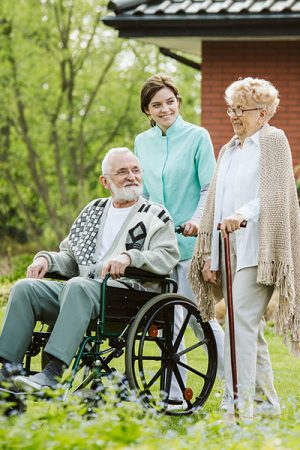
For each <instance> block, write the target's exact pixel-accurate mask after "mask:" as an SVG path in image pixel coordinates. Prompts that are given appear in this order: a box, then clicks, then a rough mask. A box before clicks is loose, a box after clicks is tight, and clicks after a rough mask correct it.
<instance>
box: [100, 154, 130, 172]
mask: <svg viewBox="0 0 300 450" xmlns="http://www.w3.org/2000/svg"><path fill="white" fill-rule="evenodd" d="M122 153H130V154H131V155H133V153H132V152H131V151H130V150H129V148H127V147H116V148H111V149H110V150H108V152H107V153H106V155H105V156H104V158H103V160H102V175H105V174H106V173H109V170H110V159H111V158H112V157H113V156H115V155H120V154H122ZM133 156H135V155H133Z"/></svg>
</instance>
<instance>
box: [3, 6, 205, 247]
mask: <svg viewBox="0 0 300 450" xmlns="http://www.w3.org/2000/svg"><path fill="white" fill-rule="evenodd" d="M106 5H107V1H106V0H100V1H99V0H89V1H85V0H77V1H75V0H55V1H54V0H53V1H52V0H40V1H38V0H26V1H25V0H21V1H20V0H2V1H1V3H0V17H1V21H0V44H1V45H0V59H1V65H0V103H1V105H2V108H1V111H0V161H1V171H0V176H1V178H2V180H4V183H2V184H1V187H0V203H1V209H0V224H1V226H0V232H1V235H2V236H10V237H12V238H14V239H15V240H17V241H18V242H25V241H28V240H30V239H32V238H34V239H35V241H38V242H39V243H40V244H41V243H45V242H46V243H47V244H48V243H50V244H53V243H54V242H57V240H60V239H62V238H63V237H64V236H65V235H66V233H67V232H68V230H69V226H70V224H71V222H72V221H73V219H74V218H75V216H76V215H77V213H78V212H79V210H80V209H81V208H82V207H83V205H85V204H86V203H87V202H88V201H90V200H91V199H92V198H95V197H99V196H105V195H106V193H105V192H104V190H103V188H102V187H101V186H99V183H98V182H97V180H98V176H99V174H100V165H101V161H102V158H103V155H104V153H105V152H106V151H107V150H108V149H109V148H110V147H113V146H128V147H130V148H132V146H133V140H134V137H135V135H136V134H137V133H139V132H141V131H143V130H144V129H145V128H147V127H148V122H147V119H146V118H145V116H144V115H143V114H142V113H141V112H140V110H139V90H140V86H141V84H142V82H143V81H144V79H145V78H146V77H148V76H150V75H151V74H153V73H155V72H157V71H163V72H168V73H170V74H171V75H173V76H174V78H175V80H176V81H177V82H178V84H179V87H180V88H181V90H182V96H183V98H184V106H183V112H184V114H185V116H186V117H187V119H189V120H192V121H196V122H197V121H198V115H197V113H196V110H195V106H196V105H197V104H198V103H199V100H198V97H199V93H198V90H199V80H198V79H197V76H198V74H197V72H196V71H194V70H193V69H189V68H185V67H184V66H180V67H179V66H178V65H177V63H175V62H174V61H172V60H170V59H167V58H165V57H163V56H161V55H160V54H159V53H158V50H157V49H155V48H154V47H152V46H145V45H143V44H141V43H137V42H135V41H128V40H121V39H118V38H117V36H116V33H115V32H114V31H113V30H112V29H110V28H107V27H105V26H104V25H103V24H102V22H101V18H102V17H103V16H104V15H106V14H107V8H106Z"/></svg>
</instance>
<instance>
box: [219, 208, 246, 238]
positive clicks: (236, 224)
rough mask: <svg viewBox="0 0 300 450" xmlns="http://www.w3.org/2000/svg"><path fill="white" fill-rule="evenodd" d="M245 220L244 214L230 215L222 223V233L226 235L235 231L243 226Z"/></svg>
mask: <svg viewBox="0 0 300 450" xmlns="http://www.w3.org/2000/svg"><path fill="white" fill-rule="evenodd" d="M244 220H245V217H244V216H242V214H232V215H231V216H229V217H226V218H225V219H223V221H222V223H221V228H220V230H221V233H222V236H223V237H226V236H227V235H228V233H233V232H234V231H236V230H239V229H240V228H241V223H242V222H243V221H244Z"/></svg>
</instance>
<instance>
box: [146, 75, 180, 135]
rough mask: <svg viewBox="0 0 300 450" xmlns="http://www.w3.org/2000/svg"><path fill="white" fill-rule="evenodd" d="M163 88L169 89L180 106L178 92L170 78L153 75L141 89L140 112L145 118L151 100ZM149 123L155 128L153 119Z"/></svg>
mask: <svg viewBox="0 0 300 450" xmlns="http://www.w3.org/2000/svg"><path fill="white" fill-rule="evenodd" d="M163 88H168V89H170V90H171V91H172V92H173V94H174V95H175V97H176V98H177V100H178V102H179V105H181V102H182V100H181V97H180V95H179V91H178V89H177V87H176V85H175V83H174V81H173V80H172V78H171V77H169V76H168V75H164V74H160V73H157V74H156V75H153V76H152V77H150V78H148V79H147V80H146V81H145V82H144V84H143V86H142V89H141V110H142V112H143V113H144V114H146V115H147V116H149V114H147V113H146V108H148V105H149V103H150V102H151V99H152V98H153V97H154V95H155V94H156V93H157V92H158V91H160V89H163ZM150 123H151V126H155V121H154V120H153V119H151V122H150Z"/></svg>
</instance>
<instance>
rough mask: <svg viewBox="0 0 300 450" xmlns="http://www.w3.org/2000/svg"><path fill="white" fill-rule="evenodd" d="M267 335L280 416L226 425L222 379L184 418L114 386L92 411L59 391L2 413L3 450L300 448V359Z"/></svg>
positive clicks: (0, 439)
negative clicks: (123, 396) (124, 395)
mask: <svg viewBox="0 0 300 450" xmlns="http://www.w3.org/2000/svg"><path fill="white" fill-rule="evenodd" d="M3 310H4V309H3ZM3 310H2V314H3ZM266 334H267V338H268V342H269V346H270V352H271V357H272V363H273V368H274V376H275V386H276V389H277V392H278V395H279V397H280V400H281V405H282V416H281V418H280V419H276V420H275V419H264V418H258V419H256V420H255V421H254V423H253V424H251V425H247V426H246V425H242V426H238V425H234V426H232V425H231V426H230V425H228V424H226V423H224V420H223V416H222V414H221V413H220V411H219V404H220V400H221V392H222V386H221V384H220V383H218V382H217V383H216V384H215V386H214V389H213V392H212V393H211V395H210V397H209V399H208V401H207V403H206V404H205V405H204V407H203V409H202V410H200V411H199V412H197V413H196V414H194V415H193V416H189V417H180V418H174V417H169V416H165V415H158V414H156V413H153V412H151V411H149V410H145V409H144V408H143V406H142V405H141V404H140V403H139V402H138V401H136V402H134V401H132V402H120V401H119V400H118V398H117V396H116V393H115V391H114V388H113V387H112V388H111V391H110V392H109V393H108V394H107V396H106V403H104V404H102V405H101V406H100V407H99V408H94V409H92V410H90V409H89V408H88V407H87V406H86V405H82V404H81V403H80V402H79V400H78V398H75V397H70V398H69V400H68V401H67V402H65V403H64V402H62V400H61V398H60V396H59V395H57V396H53V398H52V399H50V400H49V399H48V400H45V399H33V398H29V399H28V400H27V411H26V412H25V413H24V414H23V415H20V416H14V417H10V418H7V417H6V416H4V415H1V416H0V448H1V449H9V450H11V449H74V450H75V449H82V450H83V449H138V450H156V449H159V450H165V449H166V450H167V449H168V450H173V449H174V450H177V449H194V448H199V449H200V448H201V449H202V448H203V449H218V450H219V449H246V448H247V449H267V450H271V449H280V450H282V449H299V447H300V411H299V403H300V402H299V400H300V377H299V373H300V360H298V359H295V358H294V357H292V356H291V355H290V354H289V353H288V350H287V349H286V348H285V347H284V345H283V344H282V342H281V340H280V339H279V338H278V337H276V336H275V335H274V332H273V328H272V327H271V326H268V329H267V333H266ZM2 406H3V404H2Z"/></svg>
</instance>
